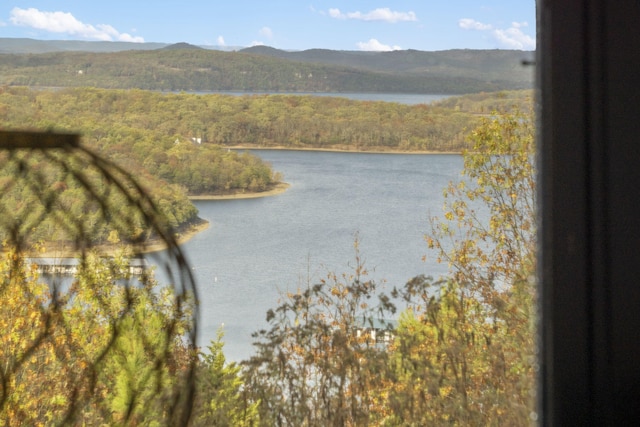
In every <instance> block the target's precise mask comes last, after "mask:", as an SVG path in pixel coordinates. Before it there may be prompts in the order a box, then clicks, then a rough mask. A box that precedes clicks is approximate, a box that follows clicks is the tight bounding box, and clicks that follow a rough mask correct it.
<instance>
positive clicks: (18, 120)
mask: <svg viewBox="0 0 640 427" xmlns="http://www.w3.org/2000/svg"><path fill="white" fill-rule="evenodd" d="M530 99H531V93H530V91H528V90H523V91H503V92H498V93H479V94H472V95H467V96H462V97H454V98H449V99H446V100H444V101H441V102H438V103H434V104H432V105H425V104H420V105H403V104H398V103H390V102H381V101H380V102H372V101H354V100H349V99H346V98H341V97H317V96H310V95H307V96H300V95H267V94H264V95H244V96H235V95H223V94H187V93H162V92H156V91H145V90H139V89H134V90H115V89H96V88H62V89H55V90H54V89H48V90H44V89H34V88H27V87H14V86H5V87H0V117H1V118H2V128H3V129H5V130H10V129H34V130H40V131H42V130H47V131H58V132H78V133H80V134H82V135H83V143H84V144H85V145H86V146H87V147H89V148H90V149H92V150H94V151H96V152H97V153H99V154H100V155H102V156H104V157H105V158H107V159H109V160H111V161H113V162H115V163H116V164H118V165H120V166H121V167H122V168H124V169H125V170H127V171H129V172H130V173H132V174H133V175H134V176H135V177H136V178H137V179H138V180H139V181H141V182H142V183H143V185H144V186H145V187H146V188H147V189H148V191H149V192H150V194H152V195H153V197H154V199H155V200H156V203H157V204H158V205H159V206H160V207H161V208H162V209H163V211H164V212H165V214H166V215H167V216H168V218H169V219H170V222H171V224H172V225H173V226H175V227H176V228H180V227H183V226H185V225H187V224H190V223H193V222H194V221H197V210H196V209H195V207H194V206H193V205H192V203H191V202H190V201H189V200H188V196H200V197H202V196H211V195H229V194H239V193H260V192H265V191H267V190H271V189H273V188H274V186H275V185H276V184H277V183H279V182H281V181H282V180H283V177H282V176H281V175H280V174H279V173H277V172H276V171H274V170H272V168H271V166H270V165H268V164H266V163H265V162H263V161H261V160H260V159H259V158H258V157H257V156H254V155H252V154H250V153H248V152H246V151H245V152H242V151H240V150H232V148H237V147H242V148H286V149H322V150H327V149H328V150H349V151H378V152H380V151H382V152H390V151H400V152H460V151H461V150H463V149H464V148H466V146H465V134H466V132H467V130H468V129H472V128H474V127H475V126H477V124H478V123H479V121H480V119H481V118H482V117H483V116H486V115H488V114H490V113H491V111H494V110H501V111H505V110H508V109H509V108H511V107H514V106H520V107H522V106H524V105H526V104H528V103H530ZM2 178H3V179H9V178H10V177H2ZM52 183H53V184H52V185H57V186H58V187H59V188H60V190H61V191H64V192H68V194H67V196H68V199H69V209H70V211H74V210H77V211H78V215H79V216H84V217H87V218H88V217H91V213H89V212H84V211H83V209H82V208H81V207H82V206H84V204H83V202H82V199H81V198H79V197H76V196H77V194H76V195H74V192H73V191H74V189H73V188H71V187H68V186H66V185H64V183H57V181H56V180H53V181H52ZM13 193H14V194H13V195H11V194H4V195H3V198H4V202H5V203H8V204H11V203H15V204H18V203H19V200H20V195H19V193H18V192H13ZM67 196H64V197H67ZM74 206H75V207H74ZM92 229H93V230H95V234H96V235H95V236H94V238H95V242H103V241H104V240H105V239H106V238H107V236H108V234H109V230H108V227H96V226H94V227H92ZM36 234H37V233H36ZM44 234H46V232H44V231H43V235H44Z"/></svg>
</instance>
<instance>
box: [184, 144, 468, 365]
mask: <svg viewBox="0 0 640 427" xmlns="http://www.w3.org/2000/svg"><path fill="white" fill-rule="evenodd" d="M253 152H254V153H255V154H257V155H258V156H260V157H261V158H263V159H264V160H266V161H267V162H269V163H271V164H272V166H273V168H274V169H275V170H277V171H279V172H282V173H283V175H284V180H285V181H286V182H287V183H289V184H290V185H291V186H290V188H289V189H288V190H287V191H286V192H285V193H282V194H280V195H276V196H270V197H264V198H258V199H235V200H218V201H198V202H196V203H195V204H196V206H197V207H198V209H199V211H200V214H199V215H200V217H202V218H204V219H206V220H208V221H209V222H210V227H209V228H208V229H207V230H205V231H203V232H201V233H199V234H197V235H196V236H195V237H194V238H193V239H191V240H190V241H188V242H187V243H185V244H184V245H183V249H184V250H185V252H186V255H187V258H188V260H189V262H190V263H191V265H192V267H193V269H194V272H195V275H196V278H197V281H198V289H199V296H200V302H201V318H200V329H199V331H200V338H199V344H200V345H201V346H203V347H206V345H208V343H209V342H210V340H211V339H213V338H215V336H216V332H217V330H218V328H219V327H221V326H222V325H224V332H225V348H224V352H225V355H226V356H227V359H228V360H234V361H240V360H244V359H247V358H248V357H249V356H250V355H251V354H252V353H253V348H252V345H251V342H252V338H251V334H252V333H253V332H255V331H257V330H259V329H262V328H266V327H267V326H268V325H267V323H266V321H265V315H266V312H267V310H268V309H270V308H275V307H277V305H278V298H279V295H280V293H281V292H283V291H286V290H293V291H295V290H296V289H297V288H298V287H299V286H305V287H306V284H307V283H308V282H309V281H310V282H311V283H317V282H318V281H319V280H320V279H321V278H324V277H325V276H326V273H327V272H330V271H332V272H336V273H343V272H350V271H351V268H352V266H353V264H354V259H355V252H354V239H355V236H356V234H357V235H358V238H359V240H360V254H361V256H362V258H363V259H364V260H365V263H366V266H367V267H368V269H369V270H370V271H371V274H370V276H369V277H370V278H373V279H375V280H377V281H379V282H380V281H386V282H387V285H386V286H388V288H391V287H392V286H394V285H396V286H397V285H402V284H404V283H405V282H406V281H407V280H409V279H410V278H412V277H414V276H416V275H419V274H426V275H431V276H434V277H437V276H439V275H441V274H444V273H445V272H446V267H445V266H443V265H439V264H437V263H435V262H433V261H430V262H423V261H422V257H423V255H425V254H427V251H428V249H427V246H426V243H425V242H424V234H425V233H426V232H427V231H428V230H429V222H428V218H429V217H430V216H432V215H438V216H442V203H443V197H442V190H443V189H444V188H445V187H446V185H447V184H448V182H449V181H451V180H457V179H459V177H460V172H461V170H462V157H461V156H459V155H442V154H438V155H422V154H420V155H417V154H411V155H409V154H407V155H405V154H365V153H333V152H308V151H278V150H254V151H253Z"/></svg>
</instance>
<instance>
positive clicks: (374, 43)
mask: <svg viewBox="0 0 640 427" xmlns="http://www.w3.org/2000/svg"><path fill="white" fill-rule="evenodd" d="M356 46H358V49H360V50H373V51H376V52H390V51H392V50H400V49H402V48H401V47H400V46H389V45H386V44H383V43H380V42H379V41H378V40H376V39H369V41H368V42H359V43H356Z"/></svg>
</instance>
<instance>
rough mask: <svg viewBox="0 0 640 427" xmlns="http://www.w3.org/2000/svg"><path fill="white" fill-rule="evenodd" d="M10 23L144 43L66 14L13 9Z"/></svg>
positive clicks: (94, 37) (54, 31)
mask: <svg viewBox="0 0 640 427" xmlns="http://www.w3.org/2000/svg"><path fill="white" fill-rule="evenodd" d="M10 21H11V23H12V24H13V25H18V26H22V27H31V28H35V29H37V30H44V31H49V32H52V33H61V34H69V35H72V36H78V37H81V38H85V39H95V40H104V41H114V40H115V41H127V42H136V43H143V42H144V39H143V38H142V37H136V36H132V35H130V34H127V33H120V32H119V31H118V30H116V29H115V28H113V27H112V26H111V25H106V24H99V25H96V26H93V25H91V24H85V23H83V22H81V21H78V20H77V19H76V18H75V17H74V16H73V15H72V14H70V13H68V12H43V11H40V10H38V9H35V8H33V7H31V8H29V9H21V8H19V7H14V8H13V9H12V10H11V17H10Z"/></svg>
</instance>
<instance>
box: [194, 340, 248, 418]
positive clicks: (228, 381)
mask: <svg viewBox="0 0 640 427" xmlns="http://www.w3.org/2000/svg"><path fill="white" fill-rule="evenodd" d="M223 337H224V334H223V331H222V329H220V330H219V331H218V336H217V339H216V340H212V342H211V344H210V345H209V347H208V350H209V351H208V352H203V353H201V354H200V359H199V362H198V367H197V371H196V402H195V404H194V409H193V415H192V417H191V419H192V425H194V426H230V427H231V426H233V427H235V426H238V427H242V426H253V425H257V423H258V402H253V403H251V402H248V401H247V400H246V396H244V395H243V384H244V381H243V377H242V374H241V370H242V368H241V366H239V365H237V364H236V363H234V362H231V363H227V361H226V359H225V356H224V353H223V347H224V343H223Z"/></svg>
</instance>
